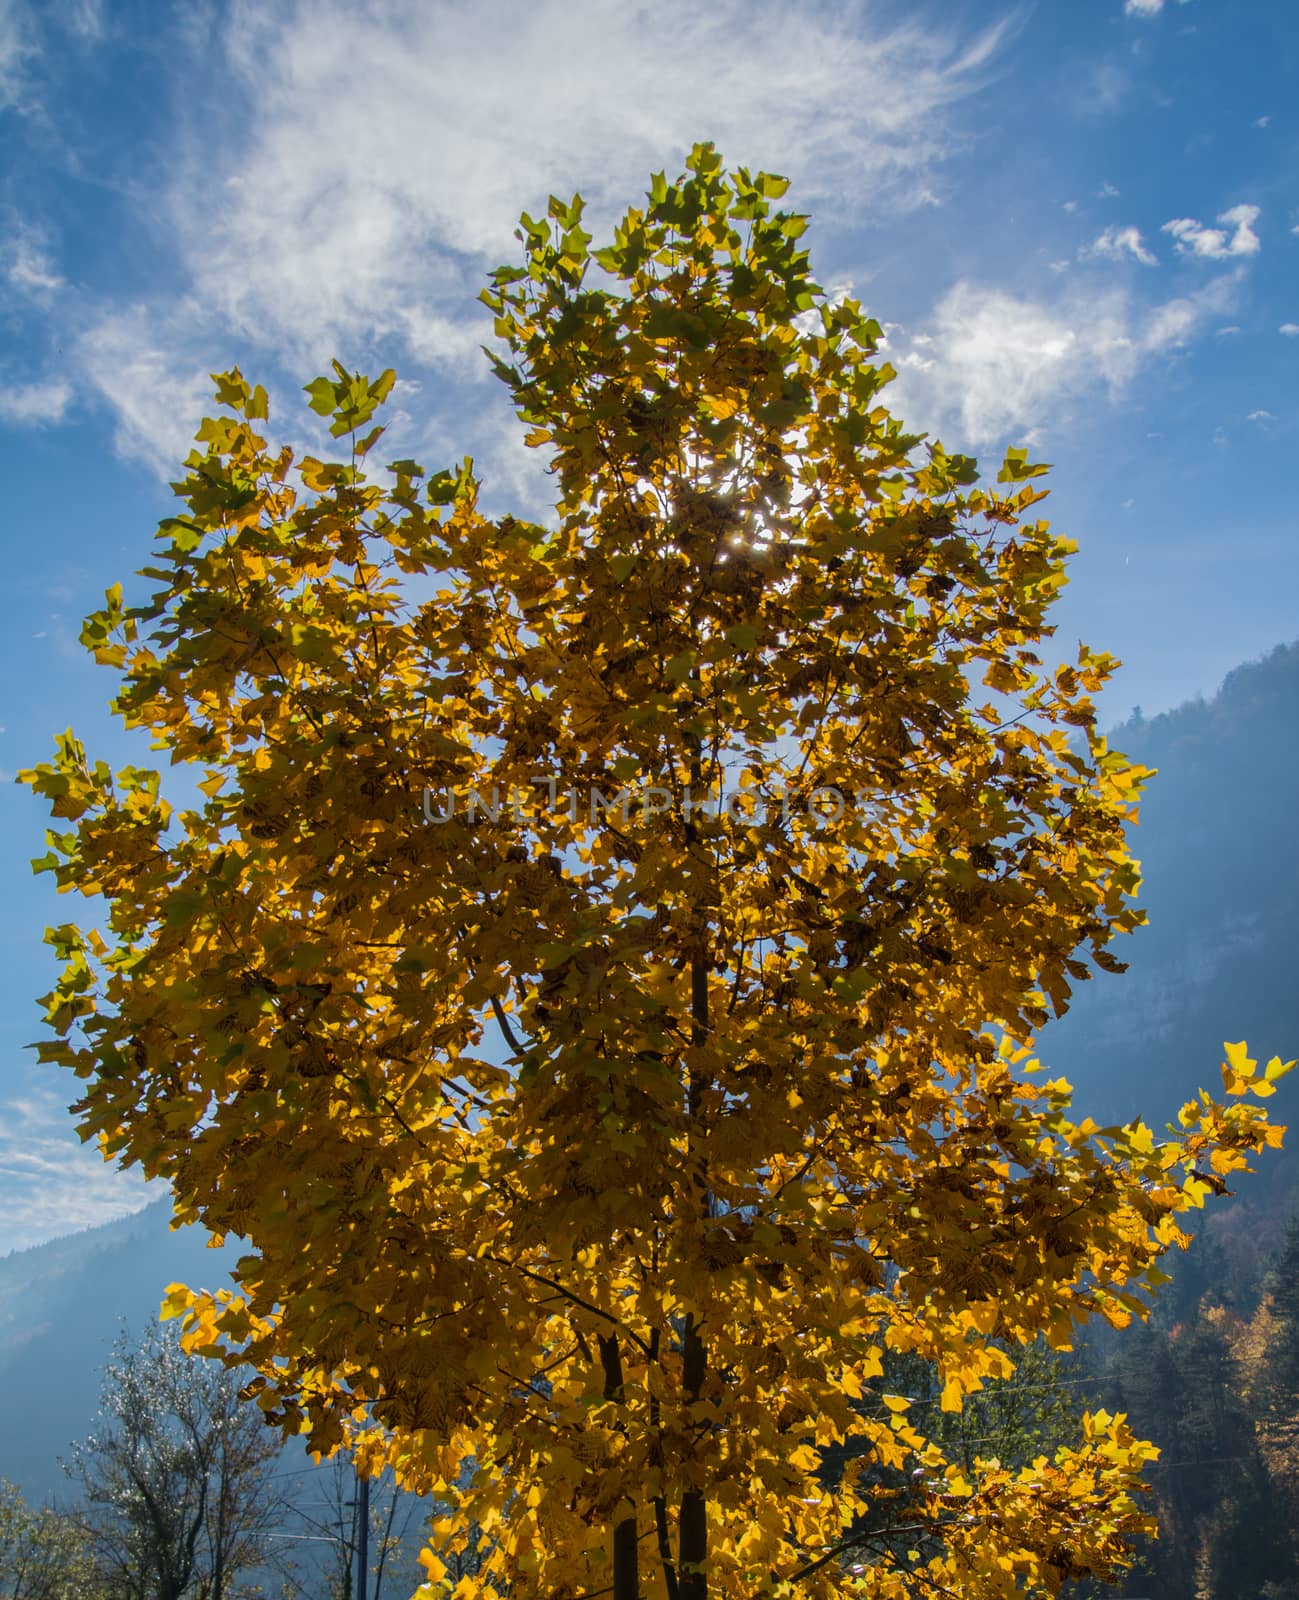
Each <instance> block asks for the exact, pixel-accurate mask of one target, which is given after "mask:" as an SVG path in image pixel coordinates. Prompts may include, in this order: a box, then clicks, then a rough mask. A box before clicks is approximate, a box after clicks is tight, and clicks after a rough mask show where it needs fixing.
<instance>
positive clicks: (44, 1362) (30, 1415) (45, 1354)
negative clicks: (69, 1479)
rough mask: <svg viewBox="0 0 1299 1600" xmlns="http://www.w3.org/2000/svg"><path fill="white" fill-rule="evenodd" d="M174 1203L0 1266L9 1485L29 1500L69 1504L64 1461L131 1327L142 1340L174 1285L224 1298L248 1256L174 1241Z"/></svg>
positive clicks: (2, 1431) (181, 1233)
mask: <svg viewBox="0 0 1299 1600" xmlns="http://www.w3.org/2000/svg"><path fill="white" fill-rule="evenodd" d="M169 1216H170V1209H169V1203H168V1202H167V1201H165V1200H164V1201H158V1202H156V1203H155V1204H153V1205H151V1206H149V1207H148V1208H147V1209H146V1210H144V1211H140V1212H137V1213H136V1214H135V1215H134V1216H131V1217H124V1218H121V1219H120V1220H118V1221H116V1222H110V1223H107V1224H105V1226H104V1227H102V1228H90V1229H87V1230H86V1231H85V1232H84V1233H77V1234H72V1235H70V1236H69V1237H68V1238H65V1239H55V1240H52V1241H51V1242H50V1243H48V1244H43V1245H37V1246H36V1247H35V1248H34V1249H31V1250H21V1251H18V1252H16V1253H15V1254H13V1255H9V1256H5V1257H3V1258H0V1389H2V1390H3V1392H4V1396H5V1407H4V1426H3V1428H0V1476H3V1477H8V1478H11V1479H12V1480H13V1481H14V1482H16V1483H19V1484H21V1485H22V1487H23V1489H24V1491H25V1493H26V1494H27V1495H28V1497H29V1498H30V1499H33V1500H41V1499H44V1498H45V1496H46V1495H49V1494H55V1493H57V1494H64V1493H65V1492H66V1480H65V1479H64V1477H63V1474H62V1472H61V1471H60V1469H59V1466H58V1462H57V1460H56V1457H57V1456H58V1455H60V1454H66V1453H67V1449H68V1446H69V1444H71V1443H72V1442H73V1441H74V1440H76V1439H79V1438H81V1437H83V1436H84V1435H85V1434H86V1433H87V1432H88V1431H89V1429H90V1426H91V1422H92V1420H93V1418H94V1415H95V1409H96V1405H97V1401H98V1395H99V1372H100V1368H101V1367H102V1366H103V1363H104V1360H105V1358H106V1357H107V1355H108V1352H109V1349H110V1347H111V1345H112V1343H113V1340H114V1339H115V1338H116V1337H117V1336H118V1334H119V1333H120V1332H121V1330H122V1325H123V1322H125V1323H126V1324H127V1325H128V1326H129V1327H130V1328H131V1330H132V1331H133V1332H134V1331H138V1330H139V1329H140V1328H141V1327H142V1326H143V1324H144V1323H145V1322H146V1321H147V1320H148V1318H149V1317H151V1316H153V1315H154V1314H155V1313H156V1312H157V1310H158V1306H159V1304H160V1302H161V1300H162V1296H163V1291H164V1290H165V1289H166V1287H167V1285H168V1284H169V1283H175V1282H177V1281H180V1282H185V1283H190V1284H193V1285H195V1286H203V1287H206V1288H217V1287H220V1286H222V1285H224V1284H225V1283H227V1282H228V1281H229V1280H228V1277H227V1272H228V1269H229V1268H230V1267H231V1266H232V1265H233V1264H234V1261H235V1259H236V1258H237V1256H238V1254H239V1250H238V1248H237V1247H236V1246H234V1245H231V1244H227V1245H225V1246H223V1247H222V1249H220V1250H209V1249H208V1248H207V1243H206V1241H207V1238H208V1236H207V1234H205V1233H204V1232H203V1231H202V1229H199V1228H182V1229H180V1230H178V1231H177V1232H175V1233H173V1232H172V1231H171V1229H170V1227H169V1225H168V1221H169Z"/></svg>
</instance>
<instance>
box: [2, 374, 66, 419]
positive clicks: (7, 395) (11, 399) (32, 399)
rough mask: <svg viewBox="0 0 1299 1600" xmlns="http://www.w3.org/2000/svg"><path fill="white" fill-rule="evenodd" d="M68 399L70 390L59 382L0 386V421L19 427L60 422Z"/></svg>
mask: <svg viewBox="0 0 1299 1600" xmlns="http://www.w3.org/2000/svg"><path fill="white" fill-rule="evenodd" d="M71 399H72V389H71V387H70V386H69V385H68V384H66V383H63V382H62V381H55V382H51V383H28V384H19V385H17V386H16V387H13V386H7V385H6V386H0V420H3V421H5V422H8V423H13V424H16V425H17V426H19V427H36V426H39V425H40V424H41V423H50V422H60V421H62V419H63V413H64V412H65V411H66V410H67V409H68V405H69V402H70V401H71Z"/></svg>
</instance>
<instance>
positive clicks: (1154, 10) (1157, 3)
mask: <svg viewBox="0 0 1299 1600" xmlns="http://www.w3.org/2000/svg"><path fill="white" fill-rule="evenodd" d="M1163 9H1164V0H1123V15H1124V16H1125V17H1157V16H1158V15H1159V13H1160V12H1161V11H1162V10H1163Z"/></svg>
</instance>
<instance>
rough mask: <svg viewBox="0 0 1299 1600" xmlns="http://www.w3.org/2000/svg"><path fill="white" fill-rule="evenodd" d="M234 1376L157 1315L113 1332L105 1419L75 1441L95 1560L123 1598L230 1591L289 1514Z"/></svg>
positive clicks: (268, 1450)
mask: <svg viewBox="0 0 1299 1600" xmlns="http://www.w3.org/2000/svg"><path fill="white" fill-rule="evenodd" d="M241 1386H242V1385H241V1382H240V1378H239V1376H238V1375H237V1374H236V1373H235V1372H234V1371H230V1370H226V1369H224V1368H222V1367H219V1366H216V1365H214V1364H212V1363H206V1362H202V1361H196V1360H194V1359H192V1358H191V1357H189V1356H187V1355H186V1354H185V1352H184V1351H183V1350H182V1349H181V1348H180V1346H179V1344H178V1342H177V1341H176V1339H175V1338H174V1337H173V1336H172V1332H171V1330H169V1329H165V1328H163V1327H161V1326H160V1325H159V1324H158V1323H156V1322H155V1323H151V1324H150V1325H149V1327H148V1328H147V1329H146V1331H145V1333H144V1335H143V1337H142V1338H141V1339H140V1340H139V1342H138V1343H136V1344H132V1343H131V1342H130V1340H129V1339H128V1337H127V1335H125V1334H123V1336H122V1337H121V1338H120V1339H119V1340H118V1343H117V1346H116V1347H115V1350H114V1353H113V1356H112V1357H111V1359H110V1360H109V1362H108V1363H107V1365H106V1367H105V1369H104V1382H103V1388H102V1391H101V1396H100V1425H99V1427H98V1428H97V1429H96V1431H95V1433H94V1434H92V1435H91V1436H90V1437H89V1438H88V1439H86V1440H85V1441H84V1442H83V1443H81V1444H79V1445H77V1446H76V1447H75V1448H74V1450H73V1455H72V1459H71V1461H70V1462H69V1463H68V1468H67V1470H68V1472H69V1474H70V1476H71V1477H72V1478H73V1479H74V1480H75V1481H76V1482H77V1484H78V1485H79V1487H80V1488H81V1491H82V1494H83V1498H84V1502H85V1509H84V1514H83V1516H82V1518H81V1520H82V1524H83V1527H84V1531H85V1535H86V1539H87V1542H88V1546H89V1548H90V1551H91V1553H92V1564H93V1567H94V1568H95V1569H96V1570H97V1571H98V1573H99V1574H100V1576H101V1577H102V1580H103V1585H104V1587H105V1589H106V1591H107V1592H109V1593H111V1594H112V1595H114V1596H115V1597H120V1600H186V1597H188V1596H195V1597H201V1600H229V1597H230V1596H232V1595H234V1594H235V1593H236V1582H237V1580H238V1578H239V1576H240V1575H241V1574H242V1573H244V1572H247V1571H249V1570H250V1569H252V1568H254V1567H257V1566H259V1565H260V1564H261V1563H262V1562H263V1560H264V1559H265V1558H266V1557H267V1555H268V1553H269V1552H270V1549H271V1546H270V1544H269V1541H268V1535H269V1534H270V1533H271V1532H272V1530H273V1529H274V1528H275V1526H276V1525H277V1523H278V1522H279V1520H280V1518H281V1515H282V1510H283V1508H282V1504H281V1498H280V1496H279V1495H278V1494H277V1493H276V1491H275V1485H274V1480H273V1478H272V1476H271V1474H272V1470H273V1467H274V1464H275V1463H276V1461H277V1460H278V1458H279V1447H278V1444H277V1442H276V1438H275V1435H274V1434H272V1433H270V1432H269V1431H268V1430H267V1429H266V1428H265V1427H264V1426H263V1424H262V1421H261V1417H260V1415H259V1413H258V1412H257V1410H256V1409H255V1408H250V1407H248V1406H246V1405H244V1404H243V1403H242V1402H241V1401H240V1398H239V1391H240V1388H241Z"/></svg>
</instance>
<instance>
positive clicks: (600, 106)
mask: <svg viewBox="0 0 1299 1600" xmlns="http://www.w3.org/2000/svg"><path fill="white" fill-rule="evenodd" d="M866 11H867V8H866V7H865V6H857V7H854V8H852V9H851V13H848V12H845V11H844V10H843V9H842V8H839V7H833V8H832V7H830V6H826V5H821V6H808V7H804V8H799V9H798V10H797V11H795V10H794V9H793V8H792V7H791V6H790V5H788V4H778V3H774V0H768V3H766V4H757V5H743V4H741V3H740V0H721V3H719V4H717V5H715V6H712V7H709V8H700V7H698V6H695V5H693V4H689V3H687V0H665V3H663V4H660V5H658V6H656V7H654V8H652V9H647V8H638V7H631V6H622V5H617V4H612V3H609V0H577V3H573V0H540V3H539V4H536V5H534V6H532V7H530V8H528V9H527V10H526V11H524V12H520V13H518V14H517V15H516V16H515V17H514V19H513V21H512V24H511V26H510V27H509V28H502V27H501V26H500V22H499V19H498V18H497V17H496V16H495V15H494V14H493V13H492V12H491V11H490V9H486V10H485V9H483V8H481V7H473V6H469V5H467V4H442V5H427V6H410V5H406V4H397V3H394V0H380V3H377V4H374V5H371V6H369V7H367V8H366V10H365V12H364V13H363V14H362V13H358V10H357V8H356V7H355V6H352V5H344V4H341V3H339V0H316V3H313V4H311V5H309V6H304V5H301V4H299V5H286V6H281V7H274V8H265V7H253V6H251V5H247V4H244V5H238V6H235V7H234V8H233V10H232V14H231V19H230V24H229V27H228V29H227V31H226V34H225V38H224V48H225V50H226V51H227V55H228V60H229V65H230V69H231V72H232V74H233V76H234V79H235V81H236V82H237V83H238V84H239V85H240V86H241V87H242V89H243V90H244V91H245V93H246V94H247V96H248V104H249V106H250V107H251V114H250V116H249V117H248V118H247V119H246V121H245V122H244V123H243V124H242V126H243V127H245V128H246V132H241V133H240V134H239V135H237V136H233V137H227V138H225V139H220V137H219V136H218V130H217V128H216V127H214V126H206V127H204V128H203V130H202V135H203V136H202V141H201V142H202V150H201V152H200V151H198V150H197V149H196V150H195V152H194V155H193V157H192V159H191V160H187V161H186V162H184V163H183V164H182V168H181V170H179V171H178V172H177V174H176V181H175V183H174V185H173V189H172V194H171V204H172V210H173V214H174V216H175V219H176V223H177V226H178V229H179V238H180V243H181V249H182V252H183V255H184V259H185V262H186V265H187V267H188V269H189V271H190V273H191V274H192V281H193V289H194V293H195V296H196V298H197V299H198V301H199V302H200V303H202V304H203V305H205V306H209V307H211V308H213V309H214V310H216V311H218V312H219V313H221V314H222V315H223V316H224V317H225V318H226V319H227V320H228V322H229V323H230V325H231V326H232V327H234V328H236V329H238V330H240V331H242V332H245V333H247V334H248V335H249V336H251V337H254V338H256V339H258V340H264V341H266V342H269V343H273V344H276V345H278V346H280V347H281V348H289V349H294V350H295V351H299V350H302V349H304V348H307V349H310V350H312V351H313V353H315V354H317V355H318V356H319V355H322V354H326V353H332V350H333V347H335V346H339V345H343V344H350V343H352V342H354V341H358V340H361V339H367V338H391V337H392V336H394V335H397V336H406V337H408V338H410V339H411V340H412V342H413V343H415V344H417V345H418V348H419V350H420V353H421V355H422V356H423V357H424V358H425V359H430V358H432V359H437V360H441V361H446V362H450V363H453V364H454V363H456V362H457V361H459V360H461V359H463V358H464V357H465V356H466V354H467V353H468V351H469V350H470V349H471V348H472V344H473V343H475V342H476V339H471V337H470V335H469V334H468V333H466V331H465V329H464V326H463V308H464V295H463V289H464V287H465V284H466V282H467V280H470V279H472V280H474V281H475V286H476V280H477V279H478V278H479V277H480V276H481V273H482V271H483V268H484V266H486V265H490V264H493V263H494V261H495V259H497V258H499V256H500V255H501V254H502V252H504V253H505V254H507V255H511V256H512V255H514V254H515V252H516V249H517V247H516V245H515V244H514V242H513V237H512V235H513V230H514V228H515V226H516V225H517V219H518V214H519V211H520V210H521V209H524V208H528V207H531V208H535V207H536V206H538V205H539V204H542V203H544V199H545V196H546V194H547V193H548V192H549V191H551V190H556V191H562V192H563V193H565V194H568V193H571V192H572V191H573V190H574V189H581V190H582V192H583V194H584V195H585V196H586V197H587V199H588V201H589V202H590V203H591V208H592V214H593V215H595V216H596V217H597V218H598V217H601V216H605V217H607V216H608V215H610V214H612V213H613V212H614V211H615V209H616V210H621V208H622V206H623V205H624V204H626V203H627V202H628V201H629V200H630V199H632V198H633V197H634V196H635V195H637V194H638V193H639V192H640V190H641V189H642V188H643V186H644V183H645V179H646V176H647V174H648V171H649V169H650V167H652V166H656V165H659V164H660V163H662V162H663V161H664V160H665V158H667V159H670V158H671V155H672V153H673V152H679V153H684V151H685V149H686V148H688V146H689V144H690V143H691V141H692V140H693V139H694V138H696V137H698V136H699V134H700V130H701V126H702V124H704V123H706V125H707V131H708V134H709V135H710V136H711V137H713V138H714V139H715V140H716V141H717V143H718V144H719V146H720V147H721V149H722V150H723V151H724V152H725V153H726V155H727V156H728V157H729V158H730V159H731V160H733V161H737V162H742V163H745V164H747V165H750V166H754V167H756V166H763V165H765V166H769V167H773V168H775V169H777V170H780V171H785V172H788V173H789V175H790V176H791V177H793V178H795V179H796V180H797V183H798V188H797V198H798V200H799V202H800V203H808V204H815V203H817V202H826V201H832V202H834V205H835V206H836V207H839V208H842V213H841V214H842V215H843V216H844V218H845V220H847V219H849V218H851V219H852V220H860V219H861V217H862V216H863V214H864V213H866V212H868V211H878V210H879V209H880V208H884V207H896V206H906V205H909V204H910V205H921V204H925V203H926V202H927V200H928V199H929V198H931V195H930V185H929V182H928V173H929V169H930V168H931V167H932V166H933V165H934V164H935V163H936V162H938V161H939V160H941V158H942V157H943V156H944V155H945V154H946V153H947V152H948V151H949V150H950V149H951V148H952V147H953V145H954V144H955V142H956V140H955V136H954V135H953V133H952V132H951V129H950V128H949V127H948V125H947V120H946V118H945V112H946V110H947V108H948V107H949V106H950V105H951V103H952V102H953V101H955V100H956V99H957V98H959V97H960V96H961V95H963V94H964V93H966V92H968V91H969V90H971V89H972V88H974V87H975V86H976V85H977V83H978V82H979V81H980V76H981V73H982V71H983V69H984V68H986V67H987V65H988V63H989V62H990V61H991V59H992V57H993V54H994V52H995V50H996V48H997V44H998V42H999V40H1000V38H1001V37H1002V34H1003V31H1004V30H1003V29H1001V28H996V27H994V28H992V29H989V30H987V31H985V32H984V33H982V34H979V35H977V36H975V37H973V38H972V39H970V40H969V41H968V42H967V43H966V44H965V45H964V46H954V45H953V43H952V39H951V34H950V31H949V30H939V29H929V28H925V27H922V26H920V25H918V24H903V25H901V26H894V27H892V28H889V27H886V26H884V25H883V24H882V22H877V21H876V20H875V19H874V17H870V18H869V19H868V17H867V16H866V14H865V13H866ZM791 31H796V32H797V38H798V48H797V49H796V50H795V49H791V48H790V44H791ZM380 103H382V105H383V107H384V116H383V118H382V119H380V120H376V119H375V117H374V115H373V107H374V106H375V105H376V104H380ZM701 112H702V113H703V115H702V120H701ZM237 125H239V124H237ZM214 136H217V142H216V146H215V148H214V147H213V140H214ZM200 167H201V168H202V170H203V171H204V173H206V174H209V175H210V176H209V177H208V178H207V179H206V181H204V182H203V183H195V182H194V181H193V178H194V176H195V173H196V172H197V170H198V169H199V168H200ZM213 179H215V181H213Z"/></svg>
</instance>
